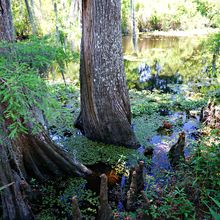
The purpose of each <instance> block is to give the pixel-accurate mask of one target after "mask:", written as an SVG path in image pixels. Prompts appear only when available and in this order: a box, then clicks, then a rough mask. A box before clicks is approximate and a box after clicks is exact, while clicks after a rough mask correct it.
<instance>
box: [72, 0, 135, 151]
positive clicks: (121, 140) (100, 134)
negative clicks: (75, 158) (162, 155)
mask: <svg viewBox="0 0 220 220" xmlns="http://www.w3.org/2000/svg"><path fill="white" fill-rule="evenodd" d="M82 2H83V3H82V25H83V27H82V29H83V30H82V41H81V61H80V62H81V63H80V82H81V87H80V89H81V113H80V115H79V117H78V119H77V121H76V123H75V126H76V127H77V128H79V129H80V130H81V131H82V132H83V133H84V134H85V136H86V137H88V138H90V139H92V140H98V141H102V142H105V143H112V144H117V145H124V146H127V147H137V146H138V143H137V140H136V138H135V135H134V133H133V131H132V129H131V124H130V123H131V112H130V103H129V97H128V91H127V88H126V79H125V73H124V65H123V56H122V35H121V17H120V16H121V13H120V6H121V2H120V0H111V1H109V0H99V1H92V0H83V1H82Z"/></svg>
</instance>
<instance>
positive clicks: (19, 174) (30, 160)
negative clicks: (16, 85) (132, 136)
mask: <svg viewBox="0 0 220 220" xmlns="http://www.w3.org/2000/svg"><path fill="white" fill-rule="evenodd" d="M3 112H4V108H3V107H0V114H1V115H3V117H4V113H3ZM9 125H10V120H8V119H5V120H4V121H2V120H1V124H0V140H1V142H0V152H1V153H0V186H4V185H7V184H9V183H11V182H15V183H14V184H13V185H11V186H9V187H7V188H5V189H4V190H2V191H1V199H2V206H3V219H4V220H31V219H34V216H33V213H32V211H31V208H30V206H29V205H28V197H27V191H29V190H30V189H29V186H28V183H27V182H28V181H29V180H30V179H31V178H36V179H37V180H39V181H44V180H47V179H49V178H56V177H61V176H64V175H79V176H84V175H87V174H90V171H89V170H88V169H87V168H86V167H85V166H83V165H82V164H80V163H79V162H77V161H74V160H73V159H72V158H70V156H68V155H67V154H66V153H65V152H63V151H62V150H61V149H60V148H59V147H58V146H57V145H55V144H54V143H53V142H52V141H51V140H50V138H49V136H48V134H47V133H46V132H45V131H42V132H41V133H38V134H35V135H33V134H31V133H29V134H20V135H19V136H18V137H17V138H16V139H15V140H12V139H10V138H9V137H8V129H7V128H8V126H9ZM29 128H30V130H31V127H29Z"/></svg>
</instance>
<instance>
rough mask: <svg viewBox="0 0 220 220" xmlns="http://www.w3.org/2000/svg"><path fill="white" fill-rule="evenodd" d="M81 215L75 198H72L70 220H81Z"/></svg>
mask: <svg viewBox="0 0 220 220" xmlns="http://www.w3.org/2000/svg"><path fill="white" fill-rule="evenodd" d="M81 219H82V215H81V212H80V209H79V205H78V201H77V198H76V196H74V197H73V198H72V220H81Z"/></svg>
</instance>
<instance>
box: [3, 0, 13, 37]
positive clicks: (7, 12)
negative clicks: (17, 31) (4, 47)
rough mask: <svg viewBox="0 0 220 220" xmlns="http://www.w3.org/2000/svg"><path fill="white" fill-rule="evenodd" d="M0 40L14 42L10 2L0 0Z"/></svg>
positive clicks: (8, 0)
mask: <svg viewBox="0 0 220 220" xmlns="http://www.w3.org/2000/svg"><path fill="white" fill-rule="evenodd" d="M0 40H4V41H13V40H14V27H13V22H12V14H11V1H10V0H0Z"/></svg>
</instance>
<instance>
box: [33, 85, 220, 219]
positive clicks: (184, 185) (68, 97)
mask: <svg viewBox="0 0 220 220" xmlns="http://www.w3.org/2000/svg"><path fill="white" fill-rule="evenodd" d="M51 94H52V95H53V96H54V97H56V99H57V100H58V101H59V103H60V105H58V106H57V111H59V114H56V112H54V117H52V118H51V120H50V121H49V125H50V132H51V137H52V138H53V139H54V140H55V141H56V142H57V143H58V144H60V146H61V147H63V148H64V149H65V150H67V151H68V152H69V153H70V154H72V156H73V157H74V158H75V159H77V160H79V161H81V162H82V163H84V164H85V165H88V166H91V167H94V166H95V165H99V164H100V165H101V166H102V165H103V164H104V165H106V166H108V167H110V170H113V171H114V172H116V175H115V176H113V182H114V184H115V183H119V182H120V178H121V175H122V173H123V174H126V175H127V173H128V169H129V165H128V162H129V163H130V165H131V164H136V163H137V161H138V160H140V159H141V160H144V161H145V164H146V166H147V167H149V166H150V162H151V159H150V158H146V157H143V156H142V155H140V154H139V153H138V152H137V151H135V150H131V149H126V148H124V147H116V146H112V145H105V144H103V143H96V142H92V141H90V140H88V139H87V138H85V137H84V136H82V135H81V134H80V133H79V132H78V131H77V130H76V129H75V128H74V127H73V118H74V119H75V118H76V117H77V115H78V114H79V91H78V89H77V88H75V87H70V86H68V87H64V86H62V85H52V86H51ZM130 96H131V104H132V115H133V123H132V126H133V128H134V130H135V132H136V135H137V137H138V139H139V141H140V143H141V144H142V145H145V146H146V147H152V146H151V143H150V141H149V140H150V139H151V138H152V137H153V136H154V135H156V134H157V132H158V128H160V127H161V126H162V123H163V121H166V120H169V117H168V115H169V114H172V113H173V112H175V111H185V112H186V113H187V114H189V113H190V111H191V110H199V109H200V108H201V107H202V106H204V105H205V103H206V102H207V100H206V99H205V98H204V97H203V96H202V95H201V94H196V95H195V94H194V95H192V94H191V95H190V96H187V94H183V93H181V94H178V95H175V97H174V96H173V94H169V93H162V94H161V93H160V92H158V91H153V92H148V91H142V92H137V91H135V90H132V91H130ZM195 97H196V100H195V99H194V98H195ZM57 115H59V117H57ZM175 126H177V127H178V126H180V125H178V124H176V125H175ZM180 127H181V126H180ZM201 133H202V131H201ZM203 133H204V132H203ZM219 143H220V142H219V133H218V132H217V133H216V132H214V131H209V133H208V135H207V136H204V137H201V138H200V139H199V140H198V141H197V142H195V143H194V151H193V152H194V154H192V155H191V156H190V157H188V158H187V161H186V163H185V164H182V165H181V166H180V167H179V169H177V170H176V171H175V172H169V171H167V172H166V179H167V180H168V181H167V182H165V184H163V185H160V184H157V183H156V180H155V179H154V177H153V176H150V175H146V184H147V183H150V182H151V183H152V182H153V185H152V186H151V187H149V188H146V190H145V194H146V196H147V198H148V199H149V201H150V203H149V204H147V207H146V205H145V203H144V201H143V199H142V198H141V197H140V198H139V199H138V202H137V204H138V206H137V209H136V210H135V211H133V212H127V211H126V210H124V209H119V207H118V204H117V202H116V201H114V199H113V200H112V197H114V187H113V189H112V188H111V191H110V203H111V206H112V209H113V211H114V216H115V217H114V218H115V219H127V220H128V219H141V218H143V216H145V217H146V216H147V219H157V220H160V219H161V220H162V219H201V220H202V219H207V220H208V219H218V217H216V216H219V214H218V212H219V207H218V205H219V204H218V201H219V199H220V195H219V189H220V182H219V179H220V178H219V170H218V167H219V164H220V155H219V152H220V149H219V147H220V146H219ZM109 178H111V173H110V175H109ZM95 184H98V182H95ZM115 186H117V184H116V185H115ZM111 187H112V186H111ZM127 187H128V186H127ZM116 188H117V187H116ZM75 195H76V196H77V198H78V200H79V206H80V209H81V211H82V214H83V216H84V217H85V219H95V216H96V213H97V207H98V193H97V191H95V192H94V190H93V191H91V189H90V188H89V185H88V182H87V181H86V180H84V179H82V178H71V179H69V180H67V181H64V183H63V186H62V187H60V189H58V188H57V186H56V187H54V186H53V185H52V186H51V185H48V186H47V187H45V188H44V194H43V199H42V200H43V201H44V202H43V204H42V208H41V213H40V214H39V215H38V218H37V219H39V220H50V219H68V218H70V217H71V202H70V198H71V197H72V196H75Z"/></svg>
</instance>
